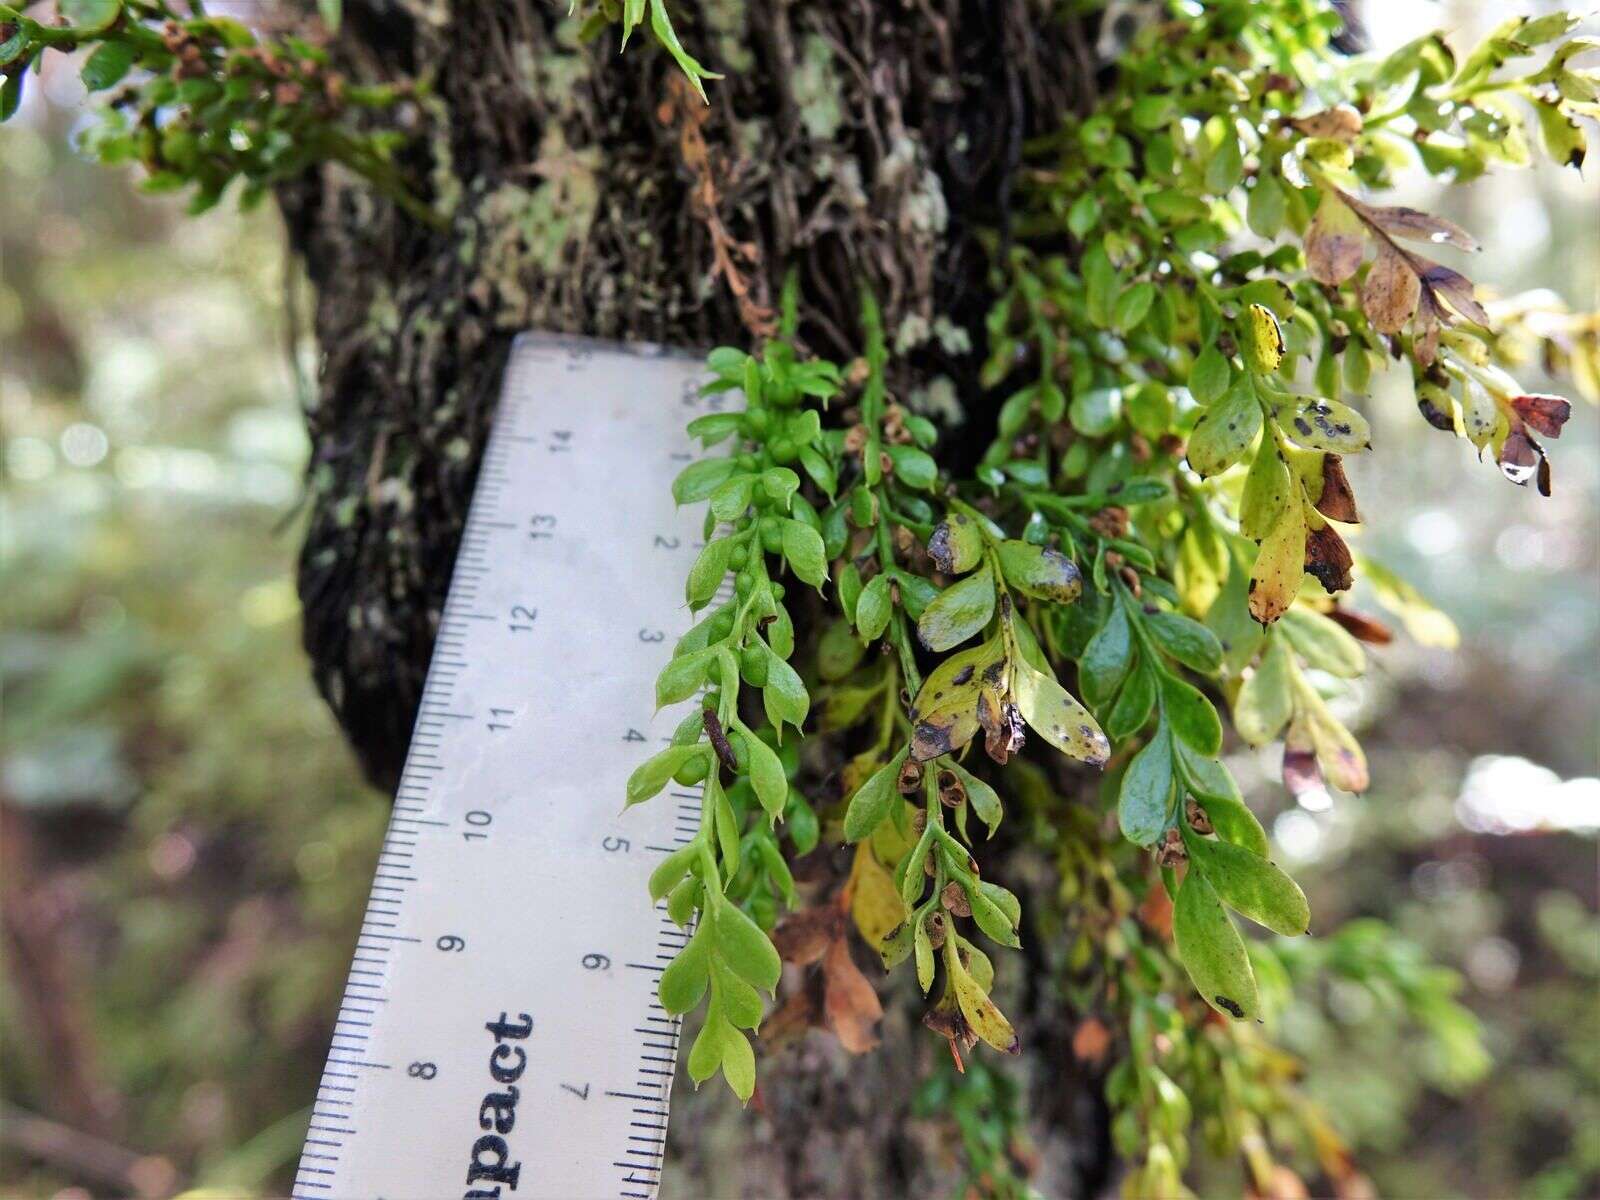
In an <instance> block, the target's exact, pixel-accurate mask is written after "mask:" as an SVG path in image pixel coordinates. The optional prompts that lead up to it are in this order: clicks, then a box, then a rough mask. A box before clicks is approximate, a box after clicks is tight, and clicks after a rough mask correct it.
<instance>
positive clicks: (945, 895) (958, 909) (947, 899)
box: [939, 879, 972, 917]
mask: <svg viewBox="0 0 1600 1200" xmlns="http://www.w3.org/2000/svg"><path fill="white" fill-rule="evenodd" d="M939 903H940V904H942V905H944V907H945V908H946V909H948V910H949V911H950V912H951V913H953V914H955V915H956V916H958V917H970V916H971V915H972V905H971V904H970V903H969V902H968V901H967V892H966V889H965V888H963V887H962V886H961V885H960V884H959V883H957V882H956V881H955V880H954V879H952V880H951V881H950V882H949V883H947V884H945V885H944V891H942V892H940V893H939Z"/></svg>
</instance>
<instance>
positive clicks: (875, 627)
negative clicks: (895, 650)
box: [856, 573, 893, 642]
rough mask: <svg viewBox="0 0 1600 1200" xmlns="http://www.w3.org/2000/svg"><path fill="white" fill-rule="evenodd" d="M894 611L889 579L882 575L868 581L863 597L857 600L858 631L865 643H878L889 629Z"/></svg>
mask: <svg viewBox="0 0 1600 1200" xmlns="http://www.w3.org/2000/svg"><path fill="white" fill-rule="evenodd" d="M892 610H893V602H892V600H891V599H890V595H889V577H888V576H887V575H884V574H881V573H880V574H877V575H874V576H873V577H872V578H871V579H870V580H868V581H867V586H866V587H864V588H862V589H861V595H860V597H859V598H858V599H857V600H856V629H857V630H858V631H859V632H860V634H861V640H862V641H863V642H872V641H876V640H877V639H878V638H880V637H882V636H883V631H884V630H885V629H887V628H888V627H889V617H890V615H891V612H892Z"/></svg>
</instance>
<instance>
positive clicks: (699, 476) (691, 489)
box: [672, 458, 739, 504]
mask: <svg viewBox="0 0 1600 1200" xmlns="http://www.w3.org/2000/svg"><path fill="white" fill-rule="evenodd" d="M738 469H739V466H738V464H737V463H736V462H734V460H733V459H731V458H703V459H701V460H700V461H699V462H694V463H690V464H689V465H688V466H687V467H685V468H684V469H683V470H682V471H681V472H679V474H678V477H677V478H676V479H674V480H673V481H672V498H673V499H674V500H676V501H677V502H678V503H679V504H694V503H696V502H697V501H700V500H706V499H709V498H710V496H711V493H712V492H714V491H715V490H716V488H717V485H718V484H719V483H721V482H722V481H723V480H725V479H727V478H728V477H729V476H731V475H732V474H733V473H734V472H735V471H737V470H738Z"/></svg>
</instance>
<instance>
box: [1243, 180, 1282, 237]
mask: <svg viewBox="0 0 1600 1200" xmlns="http://www.w3.org/2000/svg"><path fill="white" fill-rule="evenodd" d="M1283 214H1284V202H1283V185H1282V184H1280V183H1279V182H1278V181H1277V180H1276V179H1275V178H1273V177H1272V176H1271V175H1268V174H1266V173H1265V172H1263V173H1262V174H1261V175H1259V176H1257V177H1256V185H1255V187H1253V188H1251V189H1250V199H1249V202H1248V204H1247V206H1246V208H1245V220H1246V221H1247V222H1249V224H1250V229H1251V231H1252V232H1254V233H1255V235H1256V236H1257V237H1260V238H1265V239H1266V240H1267V241H1269V242H1270V241H1272V240H1273V239H1274V238H1276V237H1277V236H1278V234H1279V233H1280V232H1282V230H1283Z"/></svg>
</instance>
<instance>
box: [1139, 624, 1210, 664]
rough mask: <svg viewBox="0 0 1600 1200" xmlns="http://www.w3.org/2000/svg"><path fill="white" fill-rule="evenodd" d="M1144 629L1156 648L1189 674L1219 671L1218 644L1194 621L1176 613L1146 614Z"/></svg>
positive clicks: (1202, 626)
mask: <svg viewBox="0 0 1600 1200" xmlns="http://www.w3.org/2000/svg"><path fill="white" fill-rule="evenodd" d="M1144 627H1145V629H1146V630H1147V631H1149V633H1150V636H1151V637H1152V638H1154V639H1155V643H1156V645H1158V646H1160V647H1161V649H1162V650H1164V651H1166V653H1168V654H1170V655H1172V657H1173V658H1175V659H1177V660H1178V661H1179V662H1181V663H1182V664H1183V665H1184V666H1186V667H1188V668H1189V669H1190V670H1192V671H1199V672H1200V674H1202V675H1215V674H1216V673H1217V672H1218V671H1219V670H1220V669H1221V668H1222V643H1221V642H1219V641H1217V635H1216V634H1214V633H1212V632H1211V630H1209V629H1207V628H1206V627H1205V626H1204V625H1202V624H1200V622H1199V621H1196V620H1195V619H1194V618H1192V617H1186V616H1184V615H1183V614H1182V613H1176V612H1166V611H1162V612H1154V613H1148V614H1146V616H1145V619H1144Z"/></svg>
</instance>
